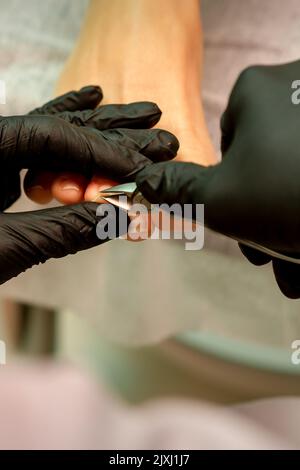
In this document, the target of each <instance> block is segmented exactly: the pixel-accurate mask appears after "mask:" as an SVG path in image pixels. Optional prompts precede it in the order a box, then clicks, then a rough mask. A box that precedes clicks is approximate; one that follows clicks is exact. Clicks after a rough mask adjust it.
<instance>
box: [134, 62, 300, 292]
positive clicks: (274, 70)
mask: <svg viewBox="0 0 300 470" xmlns="http://www.w3.org/2000/svg"><path fill="white" fill-rule="evenodd" d="M299 76H300V61H297V62H294V63H290V64H285V65H279V66H255V67H250V68H248V69H246V70H245V71H244V72H243V73H242V74H241V75H240V77H239V79H238V80H237V83H236V84H235V86H234V89H233V91H232V94H231V96H230V100H229V104H228V107H227V109H226V111H225V113H224V115H223V117H222V121H221V128H222V154H223V160H222V162H221V163H220V164H218V165H216V166H211V167H207V168H205V167H202V166H199V165H194V164H189V163H187V164H181V163H158V164H157V165H152V166H149V167H146V168H145V169H144V170H142V171H141V172H140V174H139V175H138V177H137V180H136V182H137V185H138V187H139V189H140V190H141V191H142V193H143V194H144V196H145V197H146V198H147V199H149V201H150V202H154V203H160V202H165V203H169V204H172V203H174V202H179V203H181V204H184V203H193V204H195V203H203V204H205V224H206V225H207V226H208V227H210V228H211V229H213V230H215V231H217V232H220V233H222V234H225V235H229V236H232V237H233V238H237V239H240V240H244V241H250V242H255V243H258V244H260V245H263V246H265V247H267V248H270V249H272V250H275V251H277V252H281V253H283V254H286V255H289V256H293V257H300V217H299V212H300V119H299V118H300V106H299V105H296V104H293V102H292V93H293V92H294V93H295V90H294V89H292V83H293V82H294V81H295V80H296V79H297V78H299ZM241 249H242V252H243V253H244V254H245V255H246V257H247V258H248V259H249V260H250V261H251V262H252V263H254V264H256V265H258V266H259V265H263V264H265V263H268V262H270V261H272V264H273V270H274V274H275V277H276V280H277V283H278V285H279V287H280V289H281V291H282V292H283V293H284V294H285V295H286V296H287V297H290V298H294V299H296V298H299V297H300V265H297V264H293V263H290V262H286V261H280V260H278V259H277V258H273V259H272V258H271V257H270V256H268V255H265V254H263V253H261V252H258V251H257V250H253V249H250V248H248V247H245V246H244V245H241Z"/></svg>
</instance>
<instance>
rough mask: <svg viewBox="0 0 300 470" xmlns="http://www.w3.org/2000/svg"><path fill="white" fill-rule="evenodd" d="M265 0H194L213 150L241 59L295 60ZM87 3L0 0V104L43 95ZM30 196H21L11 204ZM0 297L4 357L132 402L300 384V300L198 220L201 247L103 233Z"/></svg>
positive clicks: (289, 36)
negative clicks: (297, 352) (298, 346)
mask: <svg viewBox="0 0 300 470" xmlns="http://www.w3.org/2000/svg"><path fill="white" fill-rule="evenodd" d="M288 3H290V6H291V8H292V9H293V8H294V9H295V8H296V1H294V0H289V2H288ZM265 4H268V5H269V7H270V8H269V9H266V11H265V10H264V9H260V8H259V5H260V2H259V1H258V0H251V1H248V2H240V1H239V0H206V1H203V2H202V11H203V21H204V34H205V66H204V102H205V109H206V116H207V120H208V124H209V128H210V132H211V135H212V138H213V141H214V143H215V146H216V148H218V145H219V138H220V135H219V130H218V122H219V118H220V115H221V113H222V111H223V109H224V107H225V105H226V101H227V97H228V94H229V92H230V89H231V87H232V85H233V83H234V81H235V79H236V77H237V75H238V73H239V72H240V70H242V69H243V68H245V67H246V66H247V65H250V64H252V63H272V62H274V61H276V62H279V61H281V60H284V61H288V60H294V59H296V58H299V57H298V56H299V51H297V47H296V44H299V40H300V38H299V37H297V35H298V36H299V34H300V33H299V31H298V29H299V28H298V27H296V26H297V25H296V23H295V25H294V23H292V24H291V23H289V22H288V19H287V18H285V16H284V12H283V13H282V14H281V15H280V14H279V13H278V12H279V11H280V8H281V5H280V2H279V0H274V1H272V2H270V1H269V2H268V0H267V1H266V2H265ZM87 5H88V0H72V1H68V0H45V1H44V2H39V1H38V0H27V1H26V7H25V5H24V2H22V1H21V0H11V1H10V2H9V3H8V2H7V1H6V0H0V6H1V16H0V45H1V57H0V80H4V81H5V83H6V94H7V102H6V104H5V105H0V112H1V114H2V115H11V114H19V113H25V112H27V111H29V110H30V109H32V108H34V107H36V106H39V105H41V104H42V103H43V102H45V101H47V100H49V99H51V97H52V96H53V89H54V86H55V83H56V81H57V79H58V77H59V74H60V72H61V70H62V68H63V66H64V63H65V61H66V59H67V57H68V55H69V53H70V51H71V50H72V48H73V46H74V42H75V39H76V37H77V36H78V34H79V31H80V25H81V23H82V21H83V17H84V13H85V10H86V8H87ZM249 11H251V12H252V13H251V15H249ZM270 11H271V12H274V15H272V14H270ZM253 12H254V13H253ZM233 15H235V16H236V17H237V18H239V21H236V22H235V23H234V24H232V21H231V19H232V17H233ZM276 24H280V27H279V26H278V28H277V27H275V25H276ZM262 25H263V26H262ZM241 31H242V33H241ZM266 31H273V33H272V34H273V35H272V34H271V33H270V35H267V34H266ZM253 37H255V38H256V39H255V41H256V42H255V44H254V43H253ZM232 38H235V40H234V41H233V40H232ZM236 38H238V39H236ZM258 45H259V47H258ZM297 54H298V55H297ZM100 85H101V83H100ZM104 93H105V90H104ZM38 207H39V206H37V205H35V204H34V203H32V202H30V201H29V200H26V198H25V196H24V198H22V200H20V201H18V202H17V203H16V204H15V206H14V207H13V208H11V210H13V211H16V210H28V209H32V208H38ZM128 273H129V275H128ZM157 293H158V295H157ZM0 295H1V311H0V339H2V340H4V341H5V342H6V344H7V349H8V350H7V367H9V366H10V365H11V364H13V363H15V362H18V361H19V359H20V357H23V356H26V357H27V356H30V357H32V358H38V357H50V358H53V359H54V360H67V361H70V362H71V363H75V364H79V365H80V366H82V367H83V368H84V369H86V370H89V371H90V372H91V373H92V374H93V376H94V377H96V378H99V380H100V379H101V380H103V379H104V380H105V382H106V383H107V384H108V385H109V386H110V387H111V388H112V389H113V390H115V391H116V392H117V393H118V394H120V395H121V396H123V397H124V398H125V399H126V400H128V401H130V402H141V401H144V400H148V399H150V398H153V397H160V396H184V397H191V396H193V397H198V398H204V399H207V400H210V401H213V402H218V403H236V402H240V401H244V400H249V399H254V398H258V397H268V396H280V395H298V394H299V393H300V365H298V366H297V365H294V364H293V363H292V361H291V355H292V352H293V350H292V347H291V344H292V342H293V341H294V340H296V339H300V311H299V302H298V301H290V300H287V299H285V298H284V297H283V296H282V295H281V294H280V292H279V291H278V289H277V286H276V285H275V282H274V279H273V276H272V273H271V269H270V268H269V267H268V266H267V267H264V268H260V269H257V268H255V267H254V266H251V265H250V264H249V263H248V262H247V261H246V260H244V258H243V257H242V255H241V254H240V252H239V251H238V249H237V247H236V245H235V244H234V243H233V242H232V241H230V240H227V239H225V238H223V237H218V236H216V235H215V234H212V233H210V232H208V231H207V232H206V238H205V250H203V251H200V252H186V251H185V250H184V248H183V245H182V244H181V243H180V242H175V241H174V242H165V241H161V242H157V241H147V242H144V243H140V244H130V243H127V242H123V241H114V242H112V243H109V244H107V245H106V246H103V247H101V248H100V249H93V250H90V251H89V252H87V253H80V254H78V255H76V256H75V257H74V256H72V257H68V258H67V259H65V260H63V261H62V260H59V261H57V260H53V261H50V262H49V263H47V264H46V265H45V266H41V267H35V268H33V269H32V270H31V271H30V272H27V273H25V274H23V275H21V276H19V277H18V278H17V279H14V280H12V281H10V282H8V283H7V284H6V285H4V286H1V288H0Z"/></svg>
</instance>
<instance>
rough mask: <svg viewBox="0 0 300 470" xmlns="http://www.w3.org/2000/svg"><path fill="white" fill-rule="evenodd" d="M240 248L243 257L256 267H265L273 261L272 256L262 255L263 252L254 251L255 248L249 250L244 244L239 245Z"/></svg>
mask: <svg viewBox="0 0 300 470" xmlns="http://www.w3.org/2000/svg"><path fill="white" fill-rule="evenodd" d="M239 247H240V250H241V252H242V253H243V255H244V256H245V257H246V258H247V260H248V261H250V263H252V264H254V265H255V266H263V265H264V264H267V263H269V262H270V261H271V259H272V258H271V256H269V255H267V254H265V253H262V252H261V251H258V250H254V249H253V248H249V247H248V246H246V245H243V244H242V243H239Z"/></svg>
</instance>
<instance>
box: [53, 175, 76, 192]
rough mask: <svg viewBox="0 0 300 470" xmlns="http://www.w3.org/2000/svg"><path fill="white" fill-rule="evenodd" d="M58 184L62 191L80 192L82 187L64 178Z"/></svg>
mask: <svg viewBox="0 0 300 470" xmlns="http://www.w3.org/2000/svg"><path fill="white" fill-rule="evenodd" d="M58 184H59V189H60V190H61V191H80V186H79V185H78V184H77V183H76V182H74V181H73V180H71V179H69V178H66V177H64V176H61V177H60V178H59V179H58Z"/></svg>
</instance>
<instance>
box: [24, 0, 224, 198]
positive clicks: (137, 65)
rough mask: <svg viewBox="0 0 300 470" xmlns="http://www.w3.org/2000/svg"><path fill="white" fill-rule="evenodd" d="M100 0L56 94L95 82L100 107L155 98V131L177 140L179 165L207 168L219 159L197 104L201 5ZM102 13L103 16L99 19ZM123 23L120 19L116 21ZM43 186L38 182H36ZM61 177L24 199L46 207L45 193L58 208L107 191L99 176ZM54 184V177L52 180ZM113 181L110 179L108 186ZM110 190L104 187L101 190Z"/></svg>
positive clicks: (171, 0) (179, 0) (175, 1)
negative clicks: (99, 92)
mask: <svg viewBox="0 0 300 470" xmlns="http://www.w3.org/2000/svg"><path fill="white" fill-rule="evenodd" d="M184 3H185V2H182V0H164V2H159V4H158V3H157V2H156V1H152V0H138V2H136V1H135V0H109V1H108V0H97V1H92V2H91V5H90V8H89V10H88V15H87V18H86V20H85V23H84V26H83V29H82V32H81V35H80V37H79V40H78V42H77V45H76V47H75V49H74V51H73V53H72V55H71V57H70V58H69V60H68V61H67V64H66V66H65V69H64V71H63V73H62V75H61V77H60V79H59V82H58V85H57V88H56V92H57V94H61V93H64V92H66V91H69V90H70V89H74V88H75V89H79V88H81V87H82V86H85V85H87V84H89V83H93V84H99V85H100V86H101V87H102V88H103V91H104V103H108V102H109V103H129V102H132V101H140V100H141V101H145V100H149V101H154V102H156V103H157V104H158V105H159V107H160V108H161V110H162V111H163V115H162V118H161V120H160V122H159V124H158V126H157V127H160V128H164V129H167V130H169V131H170V132H172V133H174V134H175V135H176V136H177V138H178V139H179V141H180V151H179V153H178V157H177V159H178V160H181V161H190V162H195V163H199V164H201V165H212V164H215V163H216V162H217V157H216V154H215V151H214V149H213V146H212V144H211V140H210V138H209V134H208V130H207V127H206V124H205V118H204V113H203V108H202V101H201V93H200V86H201V57H202V46H201V41H202V38H201V24H200V21H199V19H198V17H199V15H200V13H199V10H198V8H199V7H198V1H197V0H192V1H190V2H189V8H187V7H186V5H183V4H184ZM103 12H105V14H103ZM120 18H122V22H120ZM39 178H41V179H42V180H43V181H42V182H43V184H39V183H40V182H41V181H40V179H39ZM80 178H81V177H80V176H79V175H77V176H75V175H72V174H67V175H60V176H59V177H58V178H54V179H52V180H51V183H50V184H49V185H48V186H47V177H45V175H40V176H38V177H37V179H36V181H35V186H37V187H39V186H40V188H39V190H38V191H35V192H34V191H31V190H30V188H27V194H28V195H29V197H30V198H32V199H34V200H35V201H37V202H41V203H43V200H44V199H45V198H46V199H47V197H46V196H45V195H44V193H43V189H41V187H42V188H43V187H45V192H47V195H48V197H49V191H50V193H51V194H52V195H53V196H54V197H56V198H57V199H58V200H59V201H61V202H63V203H76V202H80V201H81V200H83V199H84V200H93V199H94V198H95V197H96V195H97V192H98V191H99V188H101V189H103V187H105V184H106V183H105V181H103V180H102V178H101V175H95V177H94V178H93V180H92V181H91V182H87V181H86V180H81V179H80ZM50 179H51V178H50ZM114 183H115V184H117V182H114V181H110V182H109V185H113V184H114ZM106 187H108V186H106Z"/></svg>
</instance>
